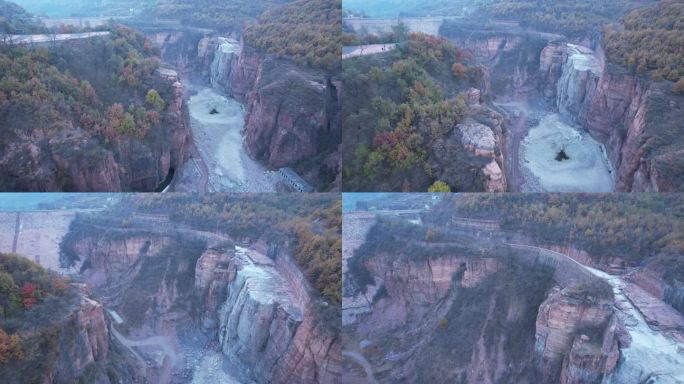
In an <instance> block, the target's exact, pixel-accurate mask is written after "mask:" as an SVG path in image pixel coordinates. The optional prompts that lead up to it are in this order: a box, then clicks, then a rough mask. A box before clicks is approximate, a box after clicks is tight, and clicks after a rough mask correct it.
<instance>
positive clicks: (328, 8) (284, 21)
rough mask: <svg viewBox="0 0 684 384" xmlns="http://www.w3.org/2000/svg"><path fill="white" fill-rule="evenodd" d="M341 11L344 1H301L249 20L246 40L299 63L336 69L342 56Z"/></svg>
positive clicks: (249, 43) (257, 46) (252, 44)
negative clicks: (255, 20)
mask: <svg viewBox="0 0 684 384" xmlns="http://www.w3.org/2000/svg"><path fill="white" fill-rule="evenodd" d="M341 13H342V11H341V0H299V1H297V2H294V3H292V4H289V5H287V6H285V7H282V8H276V9H271V10H268V11H266V12H265V13H264V14H263V15H261V16H259V21H258V22H256V23H249V24H248V25H247V27H246V28H245V42H246V43H247V44H248V45H250V46H253V47H256V48H259V49H262V50H265V51H267V52H269V53H273V54H276V55H277V56H279V57H289V58H292V59H294V60H295V62H297V64H299V65H308V66H311V67H319V68H325V69H330V70H331V69H336V68H338V67H339V64H340V57H341V55H342V45H341V38H342V16H341Z"/></svg>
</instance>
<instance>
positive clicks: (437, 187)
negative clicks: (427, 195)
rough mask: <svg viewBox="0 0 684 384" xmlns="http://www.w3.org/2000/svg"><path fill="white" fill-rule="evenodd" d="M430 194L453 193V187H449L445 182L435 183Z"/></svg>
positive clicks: (429, 190) (430, 189)
mask: <svg viewBox="0 0 684 384" xmlns="http://www.w3.org/2000/svg"><path fill="white" fill-rule="evenodd" d="M428 192H433V193H434V192H443V193H449V192H451V187H449V184H447V183H445V182H443V181H439V180H437V181H435V183H434V184H432V185H431V186H430V188H428Z"/></svg>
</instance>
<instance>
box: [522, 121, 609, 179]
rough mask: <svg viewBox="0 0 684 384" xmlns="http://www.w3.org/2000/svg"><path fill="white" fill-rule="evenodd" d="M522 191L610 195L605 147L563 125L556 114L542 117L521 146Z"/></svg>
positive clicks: (587, 135)
mask: <svg viewBox="0 0 684 384" xmlns="http://www.w3.org/2000/svg"><path fill="white" fill-rule="evenodd" d="M520 163H521V167H522V170H523V177H524V183H523V185H522V187H521V189H522V191H523V192H611V191H612V190H613V187H614V179H613V172H612V168H611V165H610V162H609V161H608V158H607V156H606V151H605V148H604V147H603V145H602V144H601V143H599V142H597V141H596V140H594V139H593V138H592V137H591V136H589V134H588V133H586V132H581V131H579V130H577V129H576V128H574V127H572V126H570V125H568V124H566V123H564V122H563V121H562V120H561V118H560V115H558V114H557V113H548V114H545V115H543V117H542V118H541V120H540V122H539V124H537V125H536V126H534V127H533V128H531V129H530V131H529V133H528V134H527V136H526V137H525V139H524V140H523V142H522V144H521V147H520Z"/></svg>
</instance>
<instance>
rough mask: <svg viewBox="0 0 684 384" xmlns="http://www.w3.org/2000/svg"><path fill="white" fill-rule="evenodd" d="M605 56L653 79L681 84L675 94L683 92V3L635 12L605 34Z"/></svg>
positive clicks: (671, 2)
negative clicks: (649, 74)
mask: <svg viewBox="0 0 684 384" xmlns="http://www.w3.org/2000/svg"><path fill="white" fill-rule="evenodd" d="M604 44H605V50H606V55H607V56H608V58H609V59H610V60H611V61H613V62H616V63H619V64H621V65H624V66H626V67H627V68H629V69H632V70H635V71H636V72H638V73H646V72H650V73H651V75H652V77H653V79H654V80H656V81H659V80H663V79H666V80H670V81H680V82H681V83H680V84H681V85H680V86H678V87H675V89H674V91H675V92H682V91H684V3H682V2H681V1H674V0H663V1H661V2H660V3H658V4H657V5H654V6H652V7H648V8H643V9H639V10H635V11H633V12H631V13H630V14H629V15H627V16H626V17H625V18H624V20H623V21H622V23H621V24H620V25H618V26H616V27H614V26H609V27H608V28H606V31H605V34H604Z"/></svg>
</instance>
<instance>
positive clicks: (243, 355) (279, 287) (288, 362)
mask: <svg viewBox="0 0 684 384" xmlns="http://www.w3.org/2000/svg"><path fill="white" fill-rule="evenodd" d="M279 257H286V256H285V255H280V256H279ZM203 258H204V257H203ZM259 259H260V260H261V261H266V260H267V259H264V257H263V256H262V257H259V256H258V254H257V253H256V251H254V250H246V249H243V248H239V247H238V248H237V250H236V252H235V253H234V254H233V255H232V257H230V258H229V259H227V260H226V262H228V263H229V265H236V266H237V269H236V272H235V273H234V274H230V273H229V274H227V275H226V274H223V275H222V278H220V279H219V281H225V282H227V286H226V291H227V295H226V299H225V302H224V303H223V305H222V306H221V307H220V308H219V309H218V313H217V314H218V319H219V326H218V336H219V343H220V346H221V349H222V351H223V353H224V354H226V355H229V356H236V357H237V358H238V359H239V360H240V361H241V362H242V363H244V364H245V366H248V367H250V373H251V374H252V375H253V376H254V378H255V379H257V380H259V381H266V382H272V383H287V382H293V381H294V382H298V383H328V382H333V381H334V380H335V378H336V377H337V375H339V372H340V368H339V359H340V345H339V340H338V339H337V337H336V336H335V333H334V332H332V331H331V328H330V324H327V323H326V321H324V320H323V319H322V318H321V317H320V313H319V312H320V310H318V309H316V306H318V305H320V304H318V303H316V302H315V301H314V300H312V299H311V297H310V296H309V293H308V289H307V288H305V287H301V285H302V284H306V283H305V282H304V281H303V280H299V279H298V280H297V281H292V280H289V279H285V278H283V276H282V275H281V273H280V272H279V271H278V270H276V269H275V268H274V265H273V264H271V265H269V264H262V263H261V262H258V264H255V261H256V260H259ZM280 267H282V264H281V265H280ZM223 277H227V279H224V278H223ZM214 281H217V280H214ZM213 284H214V282H212V283H210V285H213ZM296 287H299V288H298V289H297V288H296Z"/></svg>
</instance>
